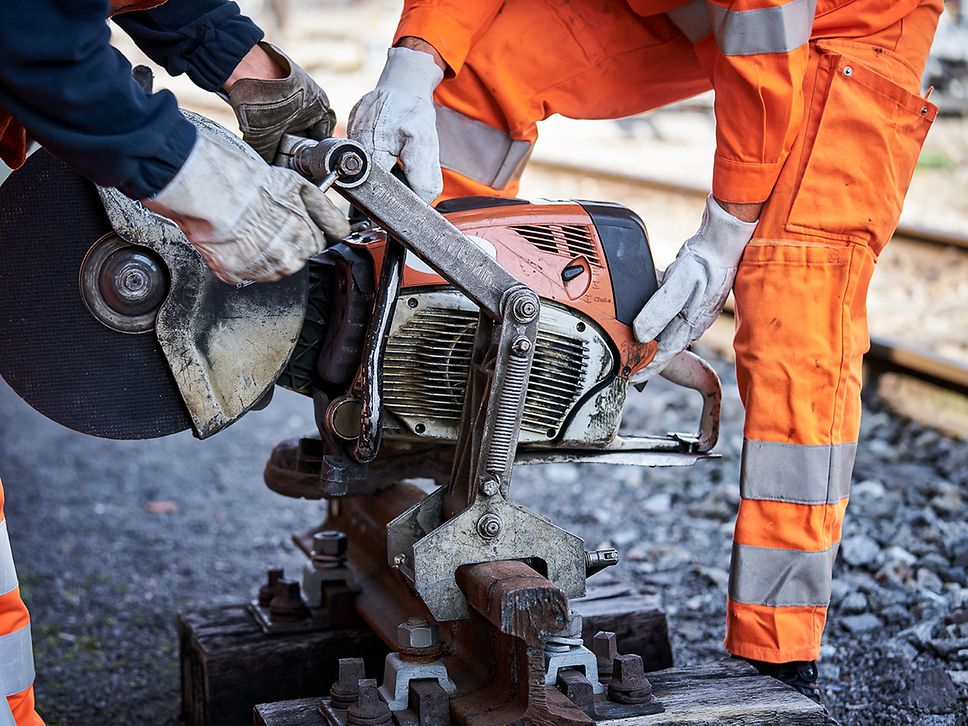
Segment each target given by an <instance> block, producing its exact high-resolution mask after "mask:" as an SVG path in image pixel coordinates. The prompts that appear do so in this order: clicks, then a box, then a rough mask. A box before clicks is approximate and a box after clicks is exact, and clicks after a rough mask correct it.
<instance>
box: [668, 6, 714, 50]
mask: <svg viewBox="0 0 968 726" xmlns="http://www.w3.org/2000/svg"><path fill="white" fill-rule="evenodd" d="M666 15H668V16H669V20H671V21H672V22H673V24H674V25H675V26H676V27H677V28H679V30H681V31H682V34H683V35H684V36H686V37H687V38H688V39H689V42H690V43H698V42H699V41H700V40H702V39H703V38H705V37H706V36H707V35H709V34H710V33H711V32H713V26H712V24H711V23H710V22H709V12H708V10H707V9H706V0H691V2H688V3H686V4H685V5H681V6H679V7H677V8H676V9H675V10H670V11H669V12H667V13H666Z"/></svg>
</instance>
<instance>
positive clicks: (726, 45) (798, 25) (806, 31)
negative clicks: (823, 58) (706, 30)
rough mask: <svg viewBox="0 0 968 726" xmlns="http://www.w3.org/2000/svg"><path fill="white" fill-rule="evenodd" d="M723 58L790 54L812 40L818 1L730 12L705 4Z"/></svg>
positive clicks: (801, 0) (793, 1)
mask: <svg viewBox="0 0 968 726" xmlns="http://www.w3.org/2000/svg"><path fill="white" fill-rule="evenodd" d="M706 6H707V8H708V10H709V20H710V23H711V24H712V30H713V33H714V34H715V36H716V45H717V46H719V50H720V52H721V53H722V54H723V55H760V54H761V53H789V52H790V51H791V50H794V49H795V48H799V47H800V46H801V45H803V44H804V43H806V42H807V41H808V40H810V34H811V33H812V32H813V17H814V13H815V12H816V10H817V0H790V2H788V3H786V4H784V5H777V6H776V7H772V8H765V9H762V10H727V9H726V8H722V7H720V6H719V5H714V4H712V3H708V2H707V3H706Z"/></svg>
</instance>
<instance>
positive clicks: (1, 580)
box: [0, 519, 18, 595]
mask: <svg viewBox="0 0 968 726" xmlns="http://www.w3.org/2000/svg"><path fill="white" fill-rule="evenodd" d="M17 584H18V582H17V568H16V567H14V565H13V552H11V551H10V537H9V536H8V535H7V520H6V519H0V595H6V594H7V593H8V592H11V591H12V590H13V589H14V588H15V587H17Z"/></svg>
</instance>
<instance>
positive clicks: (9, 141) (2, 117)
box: [0, 0, 166, 169]
mask: <svg viewBox="0 0 968 726" xmlns="http://www.w3.org/2000/svg"><path fill="white" fill-rule="evenodd" d="M165 2H166V0H111V10H110V13H109V15H117V14H118V13H126V12H131V11H133V10H147V9H148V8H154V7H157V6H159V5H163V4H164V3H165ZM26 156H27V132H26V130H24V127H23V126H21V125H20V124H19V123H18V122H17V121H16V119H14V118H13V117H12V116H11V115H10V114H9V113H7V112H6V111H4V110H3V109H2V108H0V160H2V161H3V162H4V163H6V164H7V165H9V166H10V167H11V168H13V169H16V168H18V167H19V166H20V165H21V164H23V163H24V159H25V158H26Z"/></svg>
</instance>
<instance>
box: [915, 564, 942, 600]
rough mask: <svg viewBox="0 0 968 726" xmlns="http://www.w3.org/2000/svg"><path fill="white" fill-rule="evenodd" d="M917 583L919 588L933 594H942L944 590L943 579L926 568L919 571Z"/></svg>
mask: <svg viewBox="0 0 968 726" xmlns="http://www.w3.org/2000/svg"><path fill="white" fill-rule="evenodd" d="M916 581H917V583H918V585H919V586H921V587H922V588H924V589H926V590H930V591H931V592H933V593H938V594H940V593H941V591H942V590H944V583H943V582H942V581H941V578H940V577H938V576H937V575H936V574H935V573H934V572H932V571H931V570H929V569H927V568H926V567H922V568H921V569H919V570H918V574H917V578H916Z"/></svg>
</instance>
